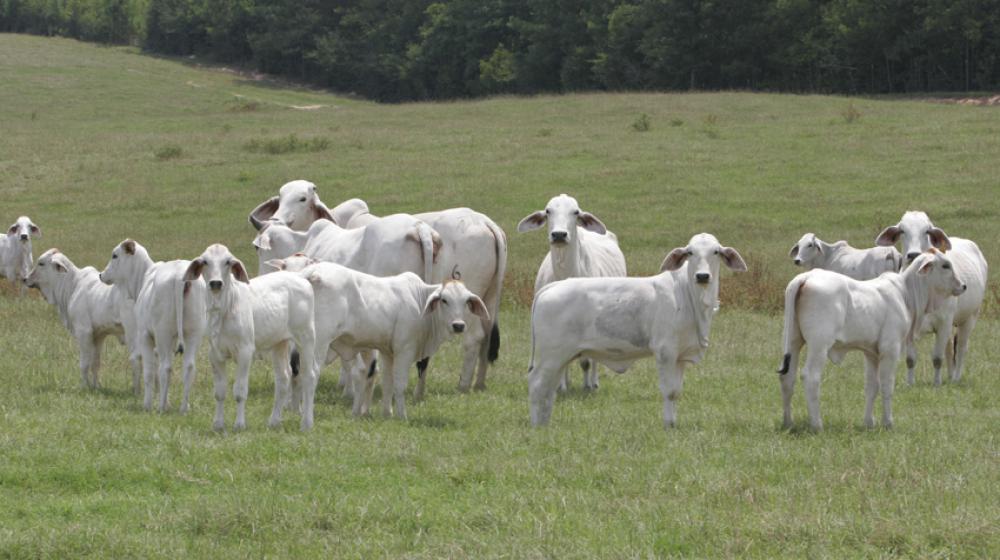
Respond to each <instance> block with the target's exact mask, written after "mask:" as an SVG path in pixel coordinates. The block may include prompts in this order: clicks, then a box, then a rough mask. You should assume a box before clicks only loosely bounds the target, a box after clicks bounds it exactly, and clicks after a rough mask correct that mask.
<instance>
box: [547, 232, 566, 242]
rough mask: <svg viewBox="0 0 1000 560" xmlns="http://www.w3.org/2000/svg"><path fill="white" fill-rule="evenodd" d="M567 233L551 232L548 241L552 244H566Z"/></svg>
mask: <svg viewBox="0 0 1000 560" xmlns="http://www.w3.org/2000/svg"><path fill="white" fill-rule="evenodd" d="M568 237H569V233H568V232H565V231H553V232H552V233H551V234H550V235H549V240H550V241H551V242H552V243H566V241H567V238H568Z"/></svg>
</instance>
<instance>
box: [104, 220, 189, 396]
mask: <svg viewBox="0 0 1000 560" xmlns="http://www.w3.org/2000/svg"><path fill="white" fill-rule="evenodd" d="M190 264H191V261H186V260H174V261H167V262H155V263H154V262H153V259H151V258H150V257H149V253H148V251H146V248H145V247H143V246H142V245H141V244H139V243H137V242H135V241H134V240H132V239H126V240H125V241H122V242H121V243H120V244H119V245H118V246H117V247H115V249H114V251H112V252H111V260H110V261H109V262H108V266H107V267H106V268H105V269H104V271H103V272H101V274H100V278H101V281H102V282H104V283H105V284H110V285H113V286H115V288H116V289H120V290H123V291H124V292H125V295H126V297H127V298H128V299H129V300H130V301H131V302H133V303H132V304H131V305H130V306H129V308H130V310H131V311H132V313H133V317H134V319H133V326H132V328H134V329H135V331H134V333H133V339H134V344H135V351H136V352H138V354H139V355H140V356H141V357H142V365H143V368H142V369H143V386H144V387H145V395H144V398H143V407H144V408H145V409H146V410H150V409H151V408H152V406H153V390H154V386H156V385H159V392H160V395H159V396H160V399H159V409H160V412H164V411H166V409H167V390H168V388H169V385H170V369H171V365H172V361H173V360H172V358H173V354H174V349H175V348H176V349H177V351H178V352H179V353H181V354H183V372H184V373H183V375H184V394H183V398H182V400H181V407H180V411H181V412H182V413H185V412H187V411H188V409H189V402H190V394H191V385H192V383H193V382H194V376H195V358H196V357H197V354H198V347H199V346H200V345H201V339H202V337H203V336H204V334H205V328H206V324H207V318H206V315H205V281H204V280H202V279H201V278H199V279H197V280H195V281H193V282H185V281H184V273H185V272H186V271H187V269H188V266H190ZM128 328H129V327H126V335H128V334H129V332H128Z"/></svg>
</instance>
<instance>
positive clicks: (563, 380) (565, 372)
mask: <svg viewBox="0 0 1000 560" xmlns="http://www.w3.org/2000/svg"><path fill="white" fill-rule="evenodd" d="M569 386H570V382H569V366H563V368H562V370H561V371H560V372H559V388H558V391H559V392H560V393H565V392H567V391H569Z"/></svg>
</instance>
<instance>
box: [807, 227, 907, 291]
mask: <svg viewBox="0 0 1000 560" xmlns="http://www.w3.org/2000/svg"><path fill="white" fill-rule="evenodd" d="M788 256H789V257H791V258H792V262H794V263H795V266H801V267H802V268H804V269H806V270H812V269H814V268H822V269H824V270H831V271H833V272H839V273H840V274H843V275H845V276H850V277H851V278H854V279H855V280H871V279H872V278H876V277H878V275H880V274H882V273H883V272H899V271H900V270H901V269H902V265H903V256H902V255H900V254H899V251H897V250H896V249H895V247H872V248H870V249H855V248H854V247H851V246H850V245H848V244H847V242H846V241H838V242H836V243H827V242H826V241H823V240H822V239H820V238H818V237H816V234H815V233H807V234H805V235H803V236H802V238H801V239H799V242H798V243H796V244H795V245H793V246H792V250H791V251H789V253H788Z"/></svg>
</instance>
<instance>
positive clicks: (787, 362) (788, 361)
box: [778, 354, 792, 375]
mask: <svg viewBox="0 0 1000 560" xmlns="http://www.w3.org/2000/svg"><path fill="white" fill-rule="evenodd" d="M791 365H792V355H791V354H785V358H784V359H783V360H782V361H781V367H780V368H778V373H780V374H781V375H785V374H786V373H788V368H790V367H791Z"/></svg>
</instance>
